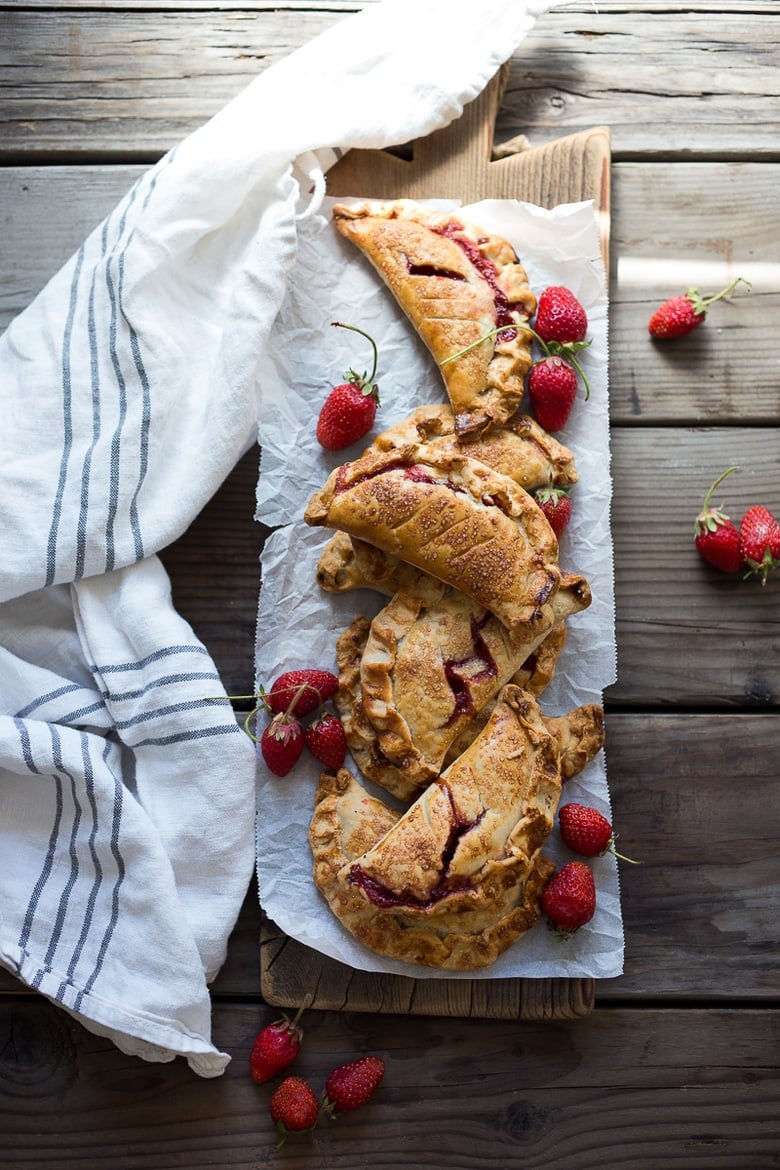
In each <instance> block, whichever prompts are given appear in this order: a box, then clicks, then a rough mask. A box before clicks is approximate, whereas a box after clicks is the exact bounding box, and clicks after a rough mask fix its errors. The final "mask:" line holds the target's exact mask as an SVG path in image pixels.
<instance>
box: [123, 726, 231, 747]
mask: <svg viewBox="0 0 780 1170" xmlns="http://www.w3.org/2000/svg"><path fill="white" fill-rule="evenodd" d="M243 734H244V733H243V731H242V730H241V728H240V727H239V726H238V724H237V723H234V722H233V723H229V724H224V725H223V726H221V727H195V728H193V729H192V730H191V731H178V732H173V733H172V734H171V735H161V736H159V737H157V738H156V739H140V740H138V741H137V742H136V743H134V744H133V749H134V750H135V749H137V748H140V747H168V746H169V745H170V744H173V743H191V742H192V741H193V740H196V739H208V738H209V737H210V736H214V735H243Z"/></svg>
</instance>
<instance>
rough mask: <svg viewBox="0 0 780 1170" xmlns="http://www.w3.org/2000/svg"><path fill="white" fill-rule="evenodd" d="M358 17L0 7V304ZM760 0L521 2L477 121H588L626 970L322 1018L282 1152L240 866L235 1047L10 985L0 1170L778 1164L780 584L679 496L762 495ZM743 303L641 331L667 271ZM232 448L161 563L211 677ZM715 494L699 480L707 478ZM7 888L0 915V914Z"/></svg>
mask: <svg viewBox="0 0 780 1170" xmlns="http://www.w3.org/2000/svg"><path fill="white" fill-rule="evenodd" d="M356 7H359V5H356V4H353V3H350V2H340V0H333V2H326V0H310V2H308V3H306V2H303V0H274V2H270V0H269V2H264V0H256V2H252V0H245V2H244V3H233V2H232V0H231V2H228V0H212V2H207V0H203V2H198V0H189V2H186V0H154V2H153V0H149V2H147V0H138V2H135V3H132V2H131V0H126V2H125V3H124V4H123V3H120V2H108V0H91V2H90V0H65V2H61V3H58V4H51V3H46V2H44V0H27V2H25V3H13V2H10V0H5V2H3V0H0V80H1V83H2V87H3V100H2V103H0V222H1V223H2V236H0V256H1V257H2V263H0V328H2V327H5V326H6V325H7V324H8V322H9V321H10V320H11V318H12V317H13V316H14V315H15V314H16V313H17V312H19V311H20V310H21V309H22V308H23V307H24V306H25V305H26V304H27V303H28V302H29V301H30V300H31V299H32V298H33V296H34V295H35V293H36V292H37V291H38V290H39V289H40V287H41V286H42V284H43V283H44V282H45V280H46V279H47V278H48V277H49V276H50V275H51V274H53V273H54V272H55V271H56V270H57V268H58V267H59V266H60V265H61V264H62V263H63V262H64V261H65V260H66V259H67V258H68V257H69V255H70V254H71V253H72V251H73V250H74V249H75V248H76V247H77V246H78V245H79V243H80V242H81V240H82V239H83V237H84V236H85V235H86V233H87V232H88V231H89V230H90V229H91V228H92V227H93V226H94V225H95V223H97V222H98V221H99V220H100V219H101V218H102V216H103V215H104V214H106V213H107V212H108V211H110V210H111V208H112V207H113V206H114V204H115V203H116V202H117V201H118V199H119V198H120V197H121V195H123V194H124V192H125V191H126V190H127V188H128V187H129V185H130V183H131V182H132V181H133V180H134V178H135V177H136V176H137V175H138V174H139V173H141V172H142V171H143V169H145V168H146V167H147V166H148V165H149V164H150V163H152V162H154V161H155V160H156V159H157V158H158V157H160V155H161V154H162V153H163V152H164V151H165V150H167V149H168V148H169V147H171V146H173V145H174V144H175V143H176V142H177V141H178V140H179V139H180V138H181V137H183V136H184V135H185V134H187V133H188V132H189V131H191V130H193V129H195V128H196V127H197V126H198V125H200V124H201V123H202V122H203V121H204V120H205V119H206V118H208V117H209V116H210V115H211V114H212V113H213V112H215V111H216V110H218V109H219V108H220V107H221V106H222V105H224V103H225V102H226V101H227V100H229V99H230V98H231V97H232V96H233V95H234V94H236V93H238V92H239V91H240V90H241V89H242V88H243V87H244V86H245V85H246V84H247V83H248V81H249V80H250V79H251V78H252V77H254V76H255V75H256V74H257V73H258V72H259V71H262V70H264V69H265V68H267V67H268V66H269V65H270V64H272V63H273V62H275V61H277V60H279V59H280V58H281V57H283V56H284V55H286V54H287V53H288V52H289V51H290V50H291V49H293V48H295V47H297V46H298V45H300V44H303V43H304V42H305V41H307V40H308V39H310V38H311V37H312V36H314V35H315V34H316V33H318V32H319V31H321V30H323V29H325V28H327V27H328V26H329V25H331V24H333V23H334V22H335V21H336V20H339V19H341V18H342V17H343V16H344V15H346V14H348V13H349V12H351V11H354V10H355V8H356ZM779 66H780V5H778V4H777V3H776V2H775V0H694V2H692V3H685V4H683V3H676V2H674V0H597V3H596V4H591V3H589V2H587V0H583V2H581V3H577V4H573V5H570V6H567V7H566V8H562V9H559V10H557V11H553V12H550V13H547V14H546V15H544V16H543V17H541V18H540V19H539V21H538V23H537V25H536V27H535V28H534V30H533V32H532V33H531V35H530V36H529V38H528V39H527V41H526V42H524V44H523V45H522V46H521V47H520V50H519V51H518V53H517V55H516V57H515V58H514V60H513V62H512V67H511V71H510V77H509V83H508V86H507V89H506V92H505V94H504V98H503V102H502V105H501V109H500V112H499V116H498V121H497V127H496V139H497V141H499V142H501V141H504V140H506V139H510V138H512V137H513V136H515V135H518V134H525V135H527V137H528V138H529V140H530V141H531V143H532V144H533V145H539V144H542V143H545V142H548V141H551V140H553V139H556V138H559V137H561V136H563V135H566V134H570V133H573V132H574V131H577V130H580V129H584V128H588V127H591V126H595V125H601V124H604V125H607V126H608V127H609V128H610V130H611V136H612V168H611V181H612V222H611V263H610V291H611V314H610V333H611V342H610V385H611V423H612V452H613V472H614V487H615V496H614V507H613V519H614V542H615V571H616V596H617V635H618V669H619V678H618V681H617V683H616V684H615V685H614V686H613V687H611V688H610V690H609V691H608V692H607V694H606V695H605V706H606V712H607V718H606V723H607V746H608V756H607V758H608V766H609V779H610V787H611V792H612V800H613V811H614V819H615V823H616V827H617V828H618V829H619V833H620V847H621V850H622V852H624V853H626V854H628V855H629V856H632V857H637V858H641V859H642V861H643V864H642V865H641V866H625V865H621V873H620V876H621V888H622V901H623V915H624V924H625V933H626V961H625V972H624V974H623V975H621V976H620V977H619V978H616V979H612V980H607V981H602V982H599V983H597V985H596V1002H595V1008H594V1010H593V1011H592V1012H590V1013H589V1014H587V1015H585V1016H584V1017H582V1018H580V1019H572V1020H561V1021H554V1022H544V1021H540V1022H527V1021H518V1020H480V1019H458V1018H448V1017H444V1016H435V1017H426V1016H423V1017H420V1016H410V1015H403V1014H383V1013H381V1012H380V1013H376V1014H374V1013H357V1012H338V1011H326V1012H311V1013H309V1015H308V1017H307V1024H308V1026H307V1032H306V1041H305V1045H306V1046H305V1050H304V1053H303V1055H302V1056H301V1058H300V1062H299V1067H300V1071H301V1072H302V1073H303V1074H304V1075H307V1076H311V1078H312V1080H313V1081H315V1082H318V1083H322V1081H323V1080H324V1077H325V1075H326V1073H327V1071H328V1070H329V1069H330V1068H331V1067H332V1066H333V1065H334V1064H336V1063H340V1062H341V1061H342V1060H345V1059H350V1058H352V1057H353V1056H354V1055H356V1054H361V1053H363V1052H377V1053H379V1054H381V1055H382V1056H383V1057H384V1058H385V1060H386V1062H387V1075H386V1079H385V1082H384V1084H383V1086H382V1089H381V1091H380V1093H379V1094H378V1096H377V1098H376V1099H375V1101H374V1102H373V1103H372V1104H371V1105H370V1106H369V1107H367V1108H366V1109H365V1110H364V1111H362V1112H359V1113H355V1114H353V1115H350V1116H346V1117H342V1118H341V1120H340V1121H339V1123H338V1124H337V1125H333V1126H331V1127H330V1128H329V1129H328V1130H325V1131H323V1133H322V1136H321V1137H320V1138H319V1139H318V1142H317V1144H316V1145H312V1144H310V1143H308V1142H306V1141H292V1140H291V1141H289V1142H288V1143H287V1145H286V1146H285V1147H284V1149H283V1150H282V1151H281V1152H277V1151H276V1150H275V1148H274V1147H275V1141H276V1134H275V1132H274V1130H273V1128H272V1125H271V1123H270V1120H269V1118H268V1114H267V1099H268V1096H269V1093H268V1090H267V1089H265V1088H261V1087H258V1086H256V1085H254V1084H253V1082H252V1081H251V1079H250V1077H249V1075H248V1064H247V1062H248V1055H249V1050H250V1047H251V1044H252V1041H253V1039H254V1036H255V1034H256V1032H257V1031H258V1029H259V1028H260V1027H261V1026H262V1025H263V1024H264V1023H266V1022H268V1021H270V1020H271V1019H273V1018H276V1016H277V1015H278V1009H275V1008H273V1007H270V1006H269V1005H267V1004H265V1003H264V1002H263V999H262V996H261V991H260V965H259V941H258V940H259V935H260V924H261V911H260V909H259V906H258V903H257V897H256V892H255V891H254V890H250V891H249V893H248V896H247V899H246V904H245V906H244V909H243V912H242V914H241V917H240V920H239V923H238V926H237V928H236V930H235V932H234V935H233V937H232V940H231V945H230V951H229V957H228V960H227V963H226V965H225V967H224V968H223V970H222V972H221V973H220V975H219V977H218V979H217V980H216V982H215V984H214V987H213V1000H214V1025H213V1027H214V1040H215V1042H216V1043H217V1044H218V1045H219V1046H220V1047H222V1048H224V1049H225V1050H226V1051H228V1052H229V1053H230V1054H231V1055H232V1056H233V1057H234V1059H233V1061H232V1063H231V1064H230V1065H229V1067H228V1069H227V1071H226V1073H225V1075H224V1076H223V1077H222V1078H220V1079H218V1080H215V1081H206V1080H202V1079H199V1078H198V1077H197V1076H195V1075H194V1074H193V1073H191V1072H190V1071H189V1069H188V1068H187V1066H186V1065H185V1063H184V1062H183V1061H182V1060H177V1061H175V1062H173V1063H171V1064H168V1065H153V1064H146V1063H144V1062H142V1061H140V1060H138V1059H134V1058H130V1057H125V1056H123V1055H122V1054H121V1053H120V1052H118V1050H116V1049H115V1048H114V1047H113V1046H112V1045H111V1044H110V1043H108V1042H107V1041H103V1040H100V1039H98V1038H96V1037H94V1036H92V1035H91V1034H89V1033H87V1032H86V1031H85V1030H83V1029H81V1028H80V1027H79V1026H78V1025H77V1024H75V1023H74V1022H72V1021H71V1020H70V1019H69V1018H68V1017H66V1016H65V1015H64V1014H63V1013H61V1012H59V1011H58V1010H57V1009H55V1008H54V1007H52V1006H51V1005H50V1004H48V1003H47V1002H46V1001H44V1000H43V999H41V998H40V997H38V996H36V995H34V994H32V993H28V992H26V991H25V990H24V989H23V988H22V987H21V985H20V984H18V983H17V982H15V981H14V980H13V978H12V977H11V976H10V975H2V976H0V1095H1V1096H2V1100H1V1101H0V1118H1V1119H2V1120H0V1161H1V1163H2V1165H3V1166H4V1167H6V1168H7V1170H21V1168H22V1167H30V1166H35V1167H37V1168H38V1170H54V1168H55V1167H56V1168H60V1167H63V1166H66V1165H74V1166H78V1167H89V1168H90V1170H103V1168H104V1167H105V1168H106V1170H108V1168H109V1167H110V1168H111V1170H131V1168H134V1167H137V1166H138V1167H140V1166H143V1167H144V1168H148V1170H153V1168H161V1167H188V1168H193V1170H194V1168H196V1167H201V1166H218V1167H220V1168H222V1170H245V1168H249V1167H256V1166H260V1165H270V1164H277V1163H278V1164H284V1165H286V1166H289V1167H299V1166H300V1167H303V1166H322V1167H335V1166H338V1167H343V1168H344V1170H365V1167H368V1166H370V1167H373V1168H374V1170H379V1168H383V1170H384V1168H388V1170H390V1168H397V1167H406V1168H409V1170H411V1168H417V1167H420V1168H422V1167H430V1166H436V1167H444V1166H446V1167H462V1168H463V1170H483V1168H484V1170H498V1168H499V1167H501V1168H503V1167H506V1166H507V1165H509V1166H518V1167H519V1166H522V1167H523V1168H524V1170H543V1168H544V1170H547V1168H552V1167H555V1170H596V1168H597V1167H601V1166H605V1165H609V1166H610V1167H611V1168H612V1170H623V1168H628V1167H632V1170H656V1168H657V1170H672V1168H675V1170H676V1168H678V1167H679V1168H685V1170H720V1168H722V1170H769V1168H770V1167H775V1168H776V1167H778V1166H780V1081H779V1078H778V1066H779V1065H780V1060H779V1057H780V1000H779V997H778V982H779V981H778V974H779V967H780V964H779V962H778V960H779V958H780V947H778V921H779V918H780V916H779V915H778V905H779V904H780V897H779V894H780V862H779V861H778V848H777V841H778V837H780V801H778V799H777V784H778V779H779V777H778V772H779V771H780V769H778V743H779V742H780V709H779V708H780V620H779V618H778V614H779V612H780V573H778V575H777V577H776V579H775V580H773V581H770V583H769V584H768V585H767V586H766V587H765V588H761V586H760V585H758V584H757V583H756V582H754V581H742V580H740V579H733V578H730V577H725V576H721V575H719V574H718V573H717V572H716V571H714V570H710V569H709V568H708V567H707V566H706V565H704V563H703V562H702V561H701V560H700V559H699V558H698V556H697V554H696V552H695V550H694V547H693V539H692V538H693V520H694V518H695V515H696V513H697V511H698V510H699V507H700V505H701V502H702V498H703V496H704V493H705V491H706V488H707V486H708V485H709V483H710V482H711V481H712V479H714V477H715V475H716V474H717V473H718V472H719V471H721V470H723V469H724V468H725V467H727V466H729V465H731V464H738V465H739V467H740V468H741V470H740V472H739V474H735V475H733V476H732V477H731V478H730V480H729V482H728V491H727V493H726V495H727V499H728V503H729V506H730V510H731V513H732V514H733V515H734V516H735V517H739V516H741V514H742V512H743V511H744V510H745V509H746V508H747V507H748V506H749V505H750V504H751V503H754V502H761V503H765V504H766V505H767V506H769V507H770V508H772V509H773V510H774V511H775V512H776V513H777V514H780V459H779V441H780V427H778V419H779V418H780V348H778V345H777V341H776V338H777V328H778V324H779V323H780V212H778V199H777V191H778V187H779V186H780V136H779V131H778V125H780V96H779V94H780V86H778V79H779V78H780V72H778V67H779ZM736 276H742V277H744V278H745V279H747V280H750V282H751V285H752V291H751V292H750V293H749V294H745V295H739V296H738V297H735V298H734V299H733V300H731V301H730V302H728V303H721V304H720V305H718V306H715V307H714V308H713V310H712V311H711V314H710V316H709V318H708V320H707V323H706V324H705V326H704V327H703V328H702V329H700V330H698V331H697V332H696V333H695V334H693V335H691V336H690V337H689V338H687V339H684V340H682V341H679V342H677V343H673V344H669V345H667V346H662V345H658V344H654V343H652V342H651V341H650V340H649V338H648V335H647V331H646V323H647V319H648V317H649V315H650V313H651V311H652V309H653V308H654V306H655V305H656V304H657V303H658V302H659V301H660V300H661V299H663V297H665V296H666V295H669V294H670V293H671V292H673V291H678V290H680V291H681V290H683V289H684V288H686V287H687V286H688V285H691V284H698V285H699V286H700V287H701V288H703V289H706V290H709V291H715V290H717V289H718V288H720V287H721V286H723V285H725V284H726V283H727V282H728V281H729V280H730V279H733V278H734V277H736ZM256 471H257V452H256V451H251V452H250V453H249V454H248V455H247V456H246V458H245V459H244V460H243V461H242V462H241V463H240V464H239V465H238V466H237V467H236V468H235V470H234V472H233V473H232V474H231V475H230V476H229V478H228V480H227V481H226V483H225V484H224V486H223V487H222V489H221V490H220V491H219V493H218V494H217V496H216V497H215V498H214V499H213V500H212V501H211V502H210V503H209V504H208V506H207V507H206V508H205V509H204V511H203V513H202V514H201V516H199V517H198V518H197V520H196V521H195V522H194V523H193V524H192V526H191V528H190V530H189V531H188V532H187V533H186V535H185V536H184V537H183V538H182V539H181V540H179V541H178V542H177V543H176V544H175V545H174V546H172V547H171V548H169V549H167V550H165V551H164V553H163V559H164V562H165V564H166V566H167V568H168V570H169V572H170V574H171V577H172V581H173V587H174V597H175V601H176V603H177V606H178V608H179V610H180V612H181V613H182V614H183V615H184V616H185V617H186V618H187V619H188V620H189V621H190V622H191V623H192V624H193V626H194V628H195V630H196V631H197V633H198V634H199V635H200V637H201V638H202V639H203V641H204V642H205V644H206V645H207V647H208V648H209V650H210V651H211V653H212V654H213V656H214V658H215V660H216V662H217V665H218V667H219V668H220V670H221V672H222V674H223V678H224V681H225V685H226V687H227V689H228V691H229V692H231V693H238V694H243V693H248V692H249V691H251V690H252V686H253V636H254V621H255V610H256V601H257V588H258V579H257V557H258V552H259V549H260V547H261V544H262V540H263V535H264V530H263V528H262V526H260V525H258V524H257V523H255V521H254V520H253V510H254V486H255V479H256ZM725 486H726V485H724V487H725ZM0 909H1V908H0Z"/></svg>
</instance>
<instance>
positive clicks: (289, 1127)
mask: <svg viewBox="0 0 780 1170" xmlns="http://www.w3.org/2000/svg"><path fill="white" fill-rule="evenodd" d="M309 1002H310V1000H308V999H307V1000H304V1002H303V1003H302V1004H301V1006H300V1008H299V1009H298V1011H297V1013H296V1015H295V1017H294V1018H293V1019H290V1018H289V1017H288V1016H282V1018H281V1019H280V1020H277V1021H276V1022H275V1023H273V1024H267V1025H266V1026H265V1027H264V1028H262V1029H261V1030H260V1031H259V1032H258V1034H257V1036H256V1038H255V1042H254V1044H253V1046H252V1051H251V1053H250V1056H249V1071H250V1073H251V1074H252V1079H253V1080H254V1081H255V1083H256V1084H258V1085H263V1084H266V1082H268V1081H270V1080H272V1079H273V1078H274V1077H275V1076H276V1075H277V1074H278V1073H280V1072H283V1071H284V1069H286V1068H289V1066H290V1065H291V1064H292V1063H293V1061H294V1060H295V1059H296V1057H297V1056H298V1053H299V1052H300V1050H301V1044H302V1042H303V1028H301V1026H300V1024H299V1023H298V1021H299V1020H300V1018H301V1015H302V1013H303V1011H304V1009H305V1008H306V1007H307V1006H308V1003H309ZM384 1074H385V1062H384V1061H383V1060H382V1059H381V1057H379V1056H362V1057H360V1059H358V1060H351V1061H349V1062H348V1063H347V1064H341V1065H339V1066H338V1068H334V1069H333V1071H332V1072H331V1073H330V1074H329V1076H328V1078H327V1080H326V1081H325V1088H324V1090H323V1093H322V1097H321V1098H320V1097H317V1094H316V1093H315V1092H314V1089H313V1088H312V1086H311V1083H310V1082H309V1081H308V1080H306V1078H305V1077H299V1076H287V1077H285V1078H284V1079H283V1080H282V1081H281V1082H280V1084H279V1085H278V1086H277V1088H276V1089H275V1090H274V1092H273V1094H272V1096H271V1099H270V1101H269V1110H270V1113H271V1120H272V1121H273V1123H274V1125H275V1126H276V1128H277V1129H278V1131H279V1133H280V1134H281V1139H280V1141H279V1143H278V1145H280V1146H281V1145H283V1144H284V1141H285V1139H286V1137H287V1135H288V1134H289V1133H308V1132H310V1131H311V1130H312V1129H314V1127H315V1125H316V1124H317V1122H318V1121H319V1119H320V1117H321V1116H323V1115H325V1116H327V1117H330V1118H331V1119H335V1118H336V1117H338V1116H339V1115H340V1114H341V1113H351V1112H352V1111H353V1110H355V1109H359V1108H360V1107H361V1106H363V1105H365V1104H366V1103H367V1102H368V1101H369V1100H370V1099H371V1097H373V1095H374V1093H375V1092H376V1090H377V1089H378V1088H379V1084H380V1082H381V1080H382V1078H383V1076H384Z"/></svg>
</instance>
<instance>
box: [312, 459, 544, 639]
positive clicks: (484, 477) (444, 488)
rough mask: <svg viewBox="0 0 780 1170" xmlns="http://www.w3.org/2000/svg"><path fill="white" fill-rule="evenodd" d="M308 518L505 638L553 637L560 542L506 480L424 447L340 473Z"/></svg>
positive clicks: (347, 465) (360, 461)
mask: <svg viewBox="0 0 780 1170" xmlns="http://www.w3.org/2000/svg"><path fill="white" fill-rule="evenodd" d="M304 519H305V520H306V523H307V524H310V525H324V526H326V527H329V528H337V529H340V530H341V531H343V532H347V533H348V534H349V535H350V536H354V537H357V538H358V539H360V540H365V541H367V542H368V543H369V544H373V545H376V546H377V547H378V548H380V549H382V550H383V551H384V552H387V553H390V554H391V555H393V556H397V557H399V558H400V559H401V560H403V561H406V562H407V563H409V564H411V565H414V566H415V567H416V568H418V569H421V570H422V571H423V572H425V573H429V574H430V575H431V576H433V577H436V578H438V579H439V580H441V581H444V582H445V584H447V585H454V586H455V587H456V588H457V589H460V590H461V591H462V592H464V593H467V594H468V595H469V596H470V597H473V598H474V600H475V601H477V602H479V604H480V605H483V606H484V607H485V608H486V609H488V610H490V612H491V613H493V614H494V615H495V616H496V617H497V618H498V619H499V621H501V622H503V623H504V625H506V626H507V627H508V628H509V629H517V628H518V627H519V626H529V627H534V628H539V627H540V626H544V624H545V622H546V628H547V629H549V627H550V625H551V624H552V623H551V622H550V621H549V614H550V612H551V611H550V603H551V601H552V598H553V597H554V595H555V592H556V590H557V588H558V585H559V582H560V576H561V573H560V569H559V568H558V564H557V559H558V541H557V539H556V537H555V534H554V533H553V531H552V529H551V528H550V525H549V524H548V522H547V520H546V518H545V516H544V514H543V512H542V510H541V509H540V508H539V506H538V505H537V504H536V502H535V501H534V500H533V499H532V498H531V496H529V495H528V493H527V492H525V491H524V490H523V489H522V488H521V487H519V486H518V485H517V484H516V483H514V482H513V481H512V480H510V479H508V478H507V477H506V476H504V475H500V474H499V473H498V472H494V471H491V469H490V468H489V467H487V466H486V465H485V464H484V463H481V462H479V460H476V459H469V458H468V457H467V456H462V455H443V454H440V453H439V452H437V451H436V450H435V449H433V448H431V447H430V446H427V445H425V444H419V445H412V446H409V447H401V448H399V449H398V450H394V451H387V452H381V451H369V452H368V453H367V454H365V455H363V456H362V457H361V458H360V459H357V460H355V461H354V462H352V463H345V464H343V465H342V466H341V467H338V468H336V469H335V470H334V471H333V472H332V473H331V475H330V476H329V477H328V480H327V482H326V484H325V486H324V487H323V489H322V490H321V491H319V492H316V493H315V494H314V496H313V497H312V498H311V500H310V501H309V505H308V507H307V509H306V512H305V514H304Z"/></svg>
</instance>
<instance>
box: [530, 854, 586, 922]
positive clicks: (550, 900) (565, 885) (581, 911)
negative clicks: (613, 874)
mask: <svg viewBox="0 0 780 1170" xmlns="http://www.w3.org/2000/svg"><path fill="white" fill-rule="evenodd" d="M542 910H543V911H544V913H545V914H546V915H547V917H548V919H549V920H550V923H551V924H552V926H554V927H556V928H557V929H558V930H559V931H560V932H561V933H562V934H564V935H567V934H573V933H574V931H575V930H579V928H580V927H581V926H584V925H585V923H586V922H590V920H591V918H592V917H593V915H594V914H595V913H596V884H595V882H594V881H593V874H592V873H591V872H590V869H589V868H588V866H587V865H586V864H585V862H584V861H570V862H568V863H567V864H566V865H564V867H563V869H559V870H558V871H557V873H554V874H553V876H552V877H551V878H550V880H549V882H548V883H547V885H546V886H545V887H544V891H543V893H542Z"/></svg>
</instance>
